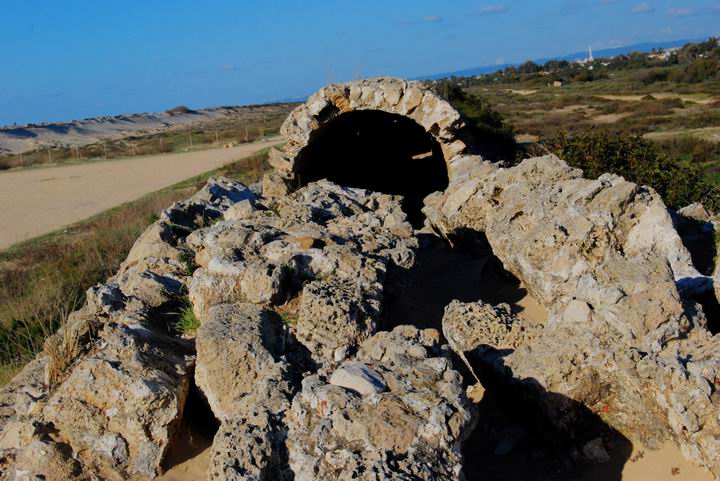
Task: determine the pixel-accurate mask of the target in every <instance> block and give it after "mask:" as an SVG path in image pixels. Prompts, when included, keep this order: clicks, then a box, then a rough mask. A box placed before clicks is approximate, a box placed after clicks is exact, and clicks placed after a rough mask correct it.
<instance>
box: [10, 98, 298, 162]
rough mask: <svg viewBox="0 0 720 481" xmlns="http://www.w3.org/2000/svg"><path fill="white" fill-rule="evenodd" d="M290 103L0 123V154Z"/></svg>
mask: <svg viewBox="0 0 720 481" xmlns="http://www.w3.org/2000/svg"><path fill="white" fill-rule="evenodd" d="M286 108H287V104H269V105H256V106H248V107H217V108H209V109H201V110H185V109H178V110H176V111H168V112H157V113H152V112H151V113H141V114H129V115H117V116H114V117H93V118H89V119H83V120H73V121H70V122H58V123H42V124H28V125H21V126H8V127H0V155H2V154H19V153H21V152H29V151H32V150H37V149H42V148H46V147H58V146H63V147H81V146H83V145H88V144H92V143H95V142H99V141H101V140H116V139H122V138H125V137H128V136H130V135H141V134H143V135H144V134H152V133H157V132H162V131H165V130H169V129H172V128H174V127H182V126H187V125H194V124H199V123H203V122H208V121H213V120H222V119H242V120H246V121H248V122H252V121H258V120H262V119H263V118H266V117H267V115H268V114H271V113H274V112H282V111H285V110H286Z"/></svg>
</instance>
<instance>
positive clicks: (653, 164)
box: [545, 131, 720, 209]
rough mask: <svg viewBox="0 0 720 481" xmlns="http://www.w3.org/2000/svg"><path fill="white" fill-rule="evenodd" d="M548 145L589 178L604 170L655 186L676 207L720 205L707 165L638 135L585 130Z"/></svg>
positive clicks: (550, 141)
mask: <svg viewBox="0 0 720 481" xmlns="http://www.w3.org/2000/svg"><path fill="white" fill-rule="evenodd" d="M545 147H546V148H547V149H548V150H550V151H551V152H553V153H555V154H556V155H557V156H558V157H560V158H561V159H564V160H565V161H566V162H567V163H568V164H570V165H572V166H573V167H578V168H580V169H582V170H583V171H584V173H585V176H586V177H589V178H597V177H599V176H600V175H602V174H603V173H605V172H611V173H613V174H618V175H621V176H623V177H625V178H626V179H627V180H630V181H632V182H635V183H638V184H642V185H647V186H650V187H652V188H653V189H655V190H656V191H657V192H658V193H659V194H660V195H661V196H662V198H663V199H664V200H665V203H666V204H667V205H668V206H669V207H671V208H674V209H679V208H681V207H683V206H686V205H688V204H690V203H692V202H697V201H702V202H703V203H705V205H706V206H708V207H710V208H712V209H717V208H718V207H720V202H719V200H720V199H719V198H718V194H717V193H715V190H714V188H713V186H711V185H709V184H708V183H707V182H706V180H705V179H704V168H703V167H702V166H701V165H698V164H697V163H691V162H687V161H682V160H677V159H671V158H670V157H666V156H664V155H661V154H659V153H658V152H657V150H656V149H655V147H654V145H653V144H652V143H650V142H648V141H646V140H645V139H643V138H642V137H641V136H639V135H634V136H633V135H627V134H620V135H614V136H612V137H610V136H608V135H607V134H604V133H598V132H594V131H586V132H584V133H582V134H580V135H576V136H574V137H568V136H567V135H565V134H561V135H558V136H556V137H554V138H552V139H550V140H549V141H546V142H545Z"/></svg>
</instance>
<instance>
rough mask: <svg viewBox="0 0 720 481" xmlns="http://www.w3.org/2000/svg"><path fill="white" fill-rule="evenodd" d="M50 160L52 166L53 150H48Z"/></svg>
mask: <svg viewBox="0 0 720 481" xmlns="http://www.w3.org/2000/svg"><path fill="white" fill-rule="evenodd" d="M48 158H49V159H50V163H51V164H52V149H51V148H48Z"/></svg>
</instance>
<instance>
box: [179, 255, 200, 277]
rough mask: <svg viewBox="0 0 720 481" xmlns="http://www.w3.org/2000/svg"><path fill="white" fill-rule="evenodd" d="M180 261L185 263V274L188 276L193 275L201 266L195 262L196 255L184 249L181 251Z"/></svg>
mask: <svg viewBox="0 0 720 481" xmlns="http://www.w3.org/2000/svg"><path fill="white" fill-rule="evenodd" d="M180 262H182V263H183V264H184V265H185V274H187V275H188V276H191V275H193V273H194V272H195V271H196V270H197V268H198V267H199V266H198V265H197V263H195V256H194V255H193V254H191V253H189V252H185V251H183V252H182V253H180Z"/></svg>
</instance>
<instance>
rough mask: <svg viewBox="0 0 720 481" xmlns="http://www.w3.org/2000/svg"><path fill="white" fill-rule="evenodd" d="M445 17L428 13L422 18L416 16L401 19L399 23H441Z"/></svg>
mask: <svg viewBox="0 0 720 481" xmlns="http://www.w3.org/2000/svg"><path fill="white" fill-rule="evenodd" d="M443 20H444V19H443V18H442V17H441V16H440V15H426V16H424V17H420V18H414V19H410V20H400V21H399V22H397V25H417V24H420V23H440V22H442V21H443Z"/></svg>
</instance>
